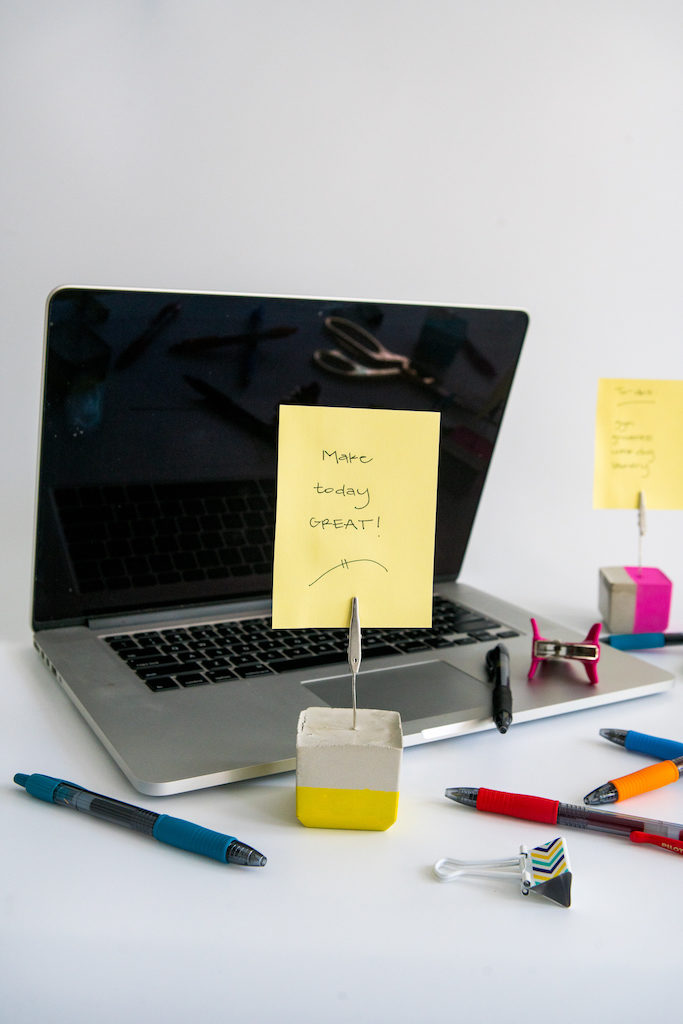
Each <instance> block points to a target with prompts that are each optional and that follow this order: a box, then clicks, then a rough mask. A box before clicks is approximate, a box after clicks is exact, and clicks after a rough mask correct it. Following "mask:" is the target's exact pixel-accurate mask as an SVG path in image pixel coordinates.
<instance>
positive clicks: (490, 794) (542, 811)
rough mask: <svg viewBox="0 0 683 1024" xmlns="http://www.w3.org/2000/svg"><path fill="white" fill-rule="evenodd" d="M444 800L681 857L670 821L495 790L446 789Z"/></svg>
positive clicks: (681, 837) (679, 837)
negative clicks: (600, 834)
mask: <svg viewBox="0 0 683 1024" xmlns="http://www.w3.org/2000/svg"><path fill="white" fill-rule="evenodd" d="M446 796H447V797H448V798H449V799H450V800H455V802H456V803H459V804H465V805H466V806H467V807H476V809H477V810H478V811H492V812H493V813H495V814H507V815H509V816H510V817H512V818H525V819H526V820H527V821H542V822H545V823H546V824H548V825H568V826H570V827H571V828H582V829H586V830H588V831H592V832H606V833H608V834H609V835H615V836H622V837H623V838H624V839H630V840H631V842H632V843H651V844H652V845H654V846H661V847H662V849H664V850H670V851H671V852H672V853H681V854H683V825H676V824H675V823H673V822H670V821H653V820H652V819H650V818H642V817H637V816H635V815H634V816H627V815H623V814H613V813H612V812H610V811H599V810H596V809H595V808H592V807H580V806H578V805H575V804H562V803H560V802H559V800H547V799H546V798H545V797H540V796H524V795H522V794H520V793H502V792H500V791H499V790H497V789H470V788H462V787H461V788H456V789H447V790H446Z"/></svg>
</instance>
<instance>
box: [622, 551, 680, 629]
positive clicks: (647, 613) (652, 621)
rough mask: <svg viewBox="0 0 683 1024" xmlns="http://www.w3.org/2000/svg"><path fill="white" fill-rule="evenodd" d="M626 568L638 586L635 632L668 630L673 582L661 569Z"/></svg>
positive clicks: (626, 566)
mask: <svg viewBox="0 0 683 1024" xmlns="http://www.w3.org/2000/svg"><path fill="white" fill-rule="evenodd" d="M624 568H625V570H626V572H627V573H628V574H629V576H630V577H631V579H632V580H633V582H634V583H635V585H636V607H635V612H634V621H633V632H634V633H656V632H660V631H661V630H664V629H666V627H667V626H668V625H669V612H670V610H671V580H670V579H669V578H668V576H665V575H664V573H663V572H662V571H661V569H644V568H640V567H638V566H635V565H625V566H624Z"/></svg>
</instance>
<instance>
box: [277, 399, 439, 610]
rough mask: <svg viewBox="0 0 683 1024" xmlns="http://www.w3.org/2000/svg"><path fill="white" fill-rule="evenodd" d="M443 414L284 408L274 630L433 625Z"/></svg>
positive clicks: (280, 460)
mask: <svg viewBox="0 0 683 1024" xmlns="http://www.w3.org/2000/svg"><path fill="white" fill-rule="evenodd" d="M439 428H440V416H439V414H438V413H432V412H414V411H405V410H393V409H345V408H328V407H315V406H282V407H281V409H280V422H279V438H278V480H277V515H276V526H275V556H274V566H273V626H274V627H275V628H276V629H278V628H297V627H311V626H313V627H315V626H319V627H344V628H347V627H348V625H349V616H350V602H351V599H352V598H353V597H357V598H358V602H359V608H360V621H361V625H362V626H363V627H371V626H396V627H399V626H415V627H417V626H430V625H431V616H432V588H433V573H434V533H435V521H436V489H437V477H438V453H439Z"/></svg>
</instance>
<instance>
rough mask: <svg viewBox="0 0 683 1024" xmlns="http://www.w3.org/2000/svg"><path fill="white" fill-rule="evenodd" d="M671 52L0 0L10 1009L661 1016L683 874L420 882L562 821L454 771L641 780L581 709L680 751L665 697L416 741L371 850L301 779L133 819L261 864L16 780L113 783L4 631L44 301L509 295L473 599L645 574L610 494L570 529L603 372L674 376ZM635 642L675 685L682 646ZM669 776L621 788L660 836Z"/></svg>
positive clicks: (32, 1015)
mask: <svg viewBox="0 0 683 1024" xmlns="http://www.w3.org/2000/svg"><path fill="white" fill-rule="evenodd" d="M682 50H683V6H682V5H681V4H680V2H679V0H574V2H573V3H563V2H556V0H511V2H505V0H498V2H496V0H478V2H475V0H450V2H447V0H396V2H389V0H345V2H343V3H342V2H337V0H329V2H325V0H318V2H317V3H316V2H313V0H279V2H277V0H251V2H239V3H238V2H235V0H223V2H219V0H193V2H192V3H184V2H180V0H169V2H163V0H138V2H132V0H99V2H96V3H91V2H85V0H74V2H63V0H23V2H21V3H18V2H11V0H1V2H0V81H1V83H2V91H1V97H0V99H1V102H2V110H1V113H0V130H1V133H0V139H1V141H2V152H3V157H2V161H1V163H0V182H1V183H2V192H1V200H2V201H1V203H0V238H1V239H2V247H1V252H2V270H1V273H0V317H1V320H0V322H1V324H2V330H1V331H0V346H1V360H2V361H1V364H0V365H1V366H2V373H1V374H0V389H1V401H0V416H1V417H2V420H1V429H2V435H1V436H2V437H3V439H4V443H3V445H2V454H1V456H0V458H1V459H2V475H3V479H4V486H3V488H2V510H1V511H2V526H3V531H2V532H3V539H2V563H1V564H2V571H3V577H4V579H3V588H2V599H1V600H2V604H1V607H0V611H1V618H0V635H1V636H2V640H3V645H2V649H1V650H2V666H3V667H2V677H1V684H2V695H1V697H0V700H1V701H2V708H3V710H2V712H1V713H0V732H1V733H2V743H0V748H1V750H2V752H0V758H1V759H2V770H1V777H0V800H1V801H2V808H3V810H2V818H3V822H5V823H7V824H8V825H9V824H10V823H11V827H10V828H9V832H8V833H7V834H8V835H9V836H10V839H6V840H5V841H4V842H3V845H1V846H0V857H2V858H3V860H4V864H3V866H2V877H3V882H2V886H3V893H2V903H1V905H0V913H2V917H3V919H4V920H5V921H6V922H8V923H9V928H8V929H7V930H6V931H5V928H4V927H3V931H5V939H4V940H3V941H7V940H8V939H9V941H8V942H7V950H6V951H5V953H3V955H2V958H1V962H2V965H3V966H2V968H0V970H1V971H2V972H3V974H4V976H5V977H4V981H3V984H2V989H3V993H4V994H3V999H2V1002H3V1003H4V1006H5V1012H6V1013H7V1014H8V1016H7V1019H8V1020H11V1021H13V1022H23V1021H35V1020H40V1019H42V1020H50V1021H56V1020H64V1021H69V1022H74V1021H76V1022H80V1021H81V1020H93V1019H96V1018H97V1019H99V1020H101V1021H103V1022H104V1021H109V1020H121V1019H124V1017H128V1019H131V1020H134V1019H142V1017H143V1011H144V1015H146V1016H147V1018H148V1019H151V1020H156V1019H159V1020H161V1019H164V1020H169V1021H175V1020H184V1019H187V1016H188V1015H189V1014H191V1013H193V1012H194V1011H196V1010H199V1011H200V1012H202V1011H204V1012H207V1013H208V1012H211V1014H212V1016H215V1015H216V1014H218V1013H220V1014H221V1015H225V1014H227V1013H228V1012H229V1013H237V1014H238V1015H239V1016H240V1017H241V1018H242V1019H243V1020H245V1021H248V1020H253V1021H262V1020H263V1021H272V1020H276V1019H280V1020H283V1021H290V1020H292V1021H294V1020H298V1021H300V1022H307V1021H309V1020H310V1021H313V1020H321V1021H336V1020H350V1019H354V1020H357V1021H365V1020H368V1021H374V1020H377V1021H379V1020H382V1021H383V1020H395V1021H403V1020H414V1019H423V1020H430V1021H431V1020H435V1021H436V1020H442V1019H443V1020H446V1019H448V1020H450V1019H453V1018H454V1017H458V1016H462V1017H463V1019H469V1020H479V1019H482V1020H483V1019H491V1017H492V1016H497V1017H498V1019H501V1020H509V1021H517V1020H520V1021H521V1020H524V1019H526V1018H527V1017H531V1018H532V1019H533V1018H534V1016H536V1017H538V1016H539V1015H540V1014H541V1013H544V1014H549V1015H552V1016H554V1017H555V1018H556V1019H559V1020H575V1019H578V1018H579V1017H583V1019H586V1020H598V1019H599V1017H601V1016H602V1014H603V1013H604V1010H599V1009H598V1006H600V1005H601V1001H602V1000H605V999H609V1002H608V1003H607V1004H605V1005H611V1006H612V1008H613V1011H614V1015H615V1018H616V1017H619V1018H620V1019H621V1020H631V1019H635V1018H636V1015H637V1012H638V1011H639V1010H641V1011H642V1010H643V1009H647V1010H648V1011H650V1012H654V1011H656V1010H659V1011H663V1010H667V1011H668V1012H671V1010H672V1006H673V1005H675V1004H674V1001H673V1000H674V993H675V992H676V991H677V986H676V984H675V983H676V977H677V975H676V971H677V969H678V968H677V963H678V956H677V954H676V950H675V949H674V944H675V943H676V944H679V940H680V927H679V922H680V919H681V913H680V911H681V900H680V892H681V874H680V872H681V865H680V863H679V862H678V861H677V860H676V858H675V857H673V856H669V855H665V854H663V853H662V852H661V851H655V850H642V849H638V848H636V847H630V846H629V845H627V844H621V845H620V844H619V843H618V841H615V840H608V839H601V838H600V837H597V838H596V837H594V836H585V835H582V834H578V835H576V836H569V837H568V838H569V840H570V848H571V849H573V848H574V846H576V848H577V853H578V856H577V855H574V856H573V861H574V867H575V872H576V878H575V892H576V897H575V905H574V906H573V907H572V909H571V910H569V911H560V910H559V909H557V908H554V907H551V906H550V905H547V906H546V905H544V904H542V903H540V902H538V903H535V904H534V905H533V907H532V906H531V902H532V901H530V900H527V901H522V900H521V897H519V896H518V894H517V892H516V890H515V887H514V885H512V883H502V884H501V885H500V886H490V885H487V884H486V883H484V884H482V883H477V882H475V883H473V884H472V883H466V882H461V883H458V888H457V889H455V888H454V887H453V886H450V887H449V886H440V885H438V884H437V883H436V882H432V880H431V878H430V877H429V866H430V864H431V863H432V862H433V861H434V860H435V859H437V857H439V856H443V855H447V854H448V855H453V856H465V857H468V856H472V857H476V856H492V857H496V856H507V855H512V854H514V853H515V852H516V850H517V848H518V846H519V843H520V842H521V841H525V842H530V843H531V844H532V845H533V844H534V843H535V842H540V841H542V840H546V839H548V838H551V836H549V835H548V834H546V831H545V829H544V828H543V827H541V826H539V827H534V826H532V825H530V824H528V823H517V824H515V823H514V822H509V821H505V820H503V821H501V820H496V821H495V822H491V820H490V819H489V818H488V817H487V816H485V815H481V816H477V821H476V822H473V818H472V815H474V814H475V812H472V815H468V812H466V811H464V810H462V809H460V808H455V807H451V806H449V807H446V808H445V810H444V808H443V806H442V804H443V803H445V801H443V798H442V795H441V794H442V791H443V788H444V787H445V786H446V785H457V784H465V785H467V784H472V785H487V784H488V785H493V786H496V787H497V788H506V786H507V788H509V789H515V788H516V789H518V790H521V791H522V792H538V793H539V795H546V796H553V797H557V798H559V799H563V800H566V801H568V802H577V801H579V800H580V797H581V796H582V795H583V793H584V792H587V791H588V790H589V789H591V788H593V786H594V785H597V784H598V783H599V782H602V781H605V780H606V779H607V778H610V777H614V775H615V774H621V773H625V772H626V771H629V770H633V769H635V768H636V767H640V766H641V765H642V763H643V762H642V760H641V759H637V758H636V759H635V760H634V755H626V754H625V753H623V752H621V753H618V752H615V750H614V749H612V748H609V749H605V747H608V745H606V744H603V743H602V741H599V742H596V740H595V737H596V736H597V730H598V728H600V727H601V726H604V725H612V726H625V727H629V726H630V727H632V728H636V729H641V730H643V731H650V732H654V733H657V734H659V735H663V736H671V737H672V738H675V737H678V738H683V704H682V703H681V697H680V695H679V694H678V689H679V688H678V687H677V689H676V691H675V692H674V693H672V694H670V695H666V696H663V697H655V698H647V699H646V700H641V701H635V702H631V703H629V704H628V705H621V706H619V707H618V708H617V709H613V710H612V711H607V712H604V711H603V712H597V711H591V712H586V713H583V714H579V715H572V716H566V717H565V718H561V719H554V720H552V721H550V722H545V723H536V724H534V725H527V726H521V727H520V728H519V729H517V730H515V729H514V728H513V729H512V731H511V732H510V733H509V734H508V736H507V737H506V738H505V739H502V738H501V737H499V736H498V735H493V734H483V735H480V736H476V737H469V738H466V739H463V740H454V741H447V742H445V743H442V744H436V745H434V746H429V747H424V748H420V749H413V750H409V751H407V752H406V755H405V758H404V773H403V782H402V797H401V801H402V802H401V811H400V815H399V822H398V823H397V825H396V826H394V828H393V829H392V830H390V831H389V832H388V833H385V834H382V835H374V836H373V835H371V834H352V833H348V834H347V833H317V832H315V831H313V830H311V831H306V832H304V831H303V830H302V829H301V827H300V826H298V825H297V824H296V822H295V821H294V820H293V777H292V776H284V777H280V778H278V779H271V780H265V781H261V782H259V783H252V784H240V785H239V786H236V787H234V788H233V787H228V788H227V789H226V790H222V791H209V792H206V793H204V794H193V795H188V796H185V797H179V798H173V799H172V800H171V801H170V802H166V803H164V802H163V801H156V802H155V801H152V802H150V801H148V802H147V805H148V806H152V805H154V806H156V805H157V804H162V805H163V809H164V810H167V811H168V812H169V813H176V814H180V815H184V816H185V817H188V818H191V819H193V820H197V821H201V822H202V823H205V824H207V825H210V826H211V827H214V828H220V829H223V830H228V831H229V830H230V827H231V824H230V823H231V821H232V827H233V828H234V829H235V830H237V829H241V832H239V833H238V834H240V835H241V836H242V837H243V838H244V839H245V840H246V841H248V842H253V844H254V845H256V846H258V845H259V844H260V845H262V846H263V847H264V850H265V852H266V853H268V854H269V858H270V859H269V865H268V867H267V868H266V869H264V875H265V872H267V875H265V877H264V875H261V876H259V877H254V876H253V875H252V876H249V877H248V878H245V876H244V874H243V873H242V874H240V873H239V872H237V874H235V872H232V873H231V872H230V871H229V870H228V869H225V871H227V874H228V876H229V877H227V876H226V873H225V871H224V872H223V874H220V871H221V869H220V868H219V867H218V866H216V865H211V864H210V863H208V862H207V863H206V864H204V863H199V864H198V863H197V860H198V859H197V858H194V859H193V858H190V857H189V855H188V856H187V857H185V856H184V855H181V854H179V853H176V852H175V851H166V850H163V849H158V848H156V847H155V844H150V843H147V844H146V845H145V843H144V841H142V840H140V841H139V842H138V841H137V837H131V836H129V835H127V834H125V833H120V832H118V831H117V830H115V829H110V830H108V831H106V829H105V826H96V825H95V824H93V823H91V822H88V821H80V820H78V821H76V822H74V821H73V817H74V816H67V815H66V814H64V817H67V818H68V821H66V822H65V823H64V824H63V826H62V825H61V822H62V818H61V817H60V823H59V824H57V822H56V819H55V816H54V814H52V816H51V812H50V810H49V809H48V808H41V807H40V806H39V805H36V804H35V803H34V802H33V801H31V800H29V798H27V797H26V796H25V795H22V794H20V793H19V792H18V791H16V788H15V787H13V786H12V785H11V777H12V775H13V773H14V772H15V771H28V772H31V771H41V770H42V771H47V772H49V773H54V774H62V775H64V776H65V777H67V778H69V777H71V778H74V779H75V780H76V781H80V782H82V783H83V784H84V785H89V786H90V787H91V788H96V789H97V788H99V789H101V790H102V791H104V792H109V793H111V795H115V796H119V797H120V798H122V799H127V800H133V801H135V795H134V794H133V793H132V791H131V790H130V789H129V787H127V784H126V783H125V782H124V780H123V779H122V778H121V776H120V775H119V774H118V772H117V770H116V769H115V768H114V766H113V765H112V764H111V763H110V762H109V761H108V759H107V758H106V755H104V754H103V752H102V751H101V749H100V747H99V745H98V744H97V741H96V740H95V739H94V738H93V737H92V736H91V735H90V733H89V731H88V730H87V729H86V727H85V726H84V725H83V723H82V722H81V721H80V719H79V718H78V716H77V714H76V712H75V711H73V709H72V708H71V707H70V706H69V705H68V702H67V701H66V699H65V698H64V697H63V695H62V694H61V693H60V692H59V691H58V690H57V688H56V687H54V686H53V685H52V683H51V680H50V679H49V677H48V675H47V673H45V672H44V670H43V669H42V667H41V666H40V665H39V664H38V663H37V659H36V658H35V656H34V655H32V653H31V651H30V649H29V646H30V634H29V595H30V564H31V533H32V518H33V497H34V470H35V456H36V447H37V430H38V412H39V400H40V378H41V360H42V328H43V312H44V303H45V299H46V296H47V294H48V292H49V291H50V290H51V289H52V288H53V287H54V286H56V285H60V284H66V283H72V284H101V285H114V286H116V285H118V286H131V287H136V286H139V287H160V288H164V287H166V288H181V289H201V290H225V291H248V292H267V293H278V294H282V293H293V294H305V295H328V296H330V295H332V296H343V297H366V298H385V299H414V300H423V301H436V302H445V303H454V304H455V303H462V304H473V305H499V306H507V305H510V306H514V307H521V308H524V309H526V310H527V311H528V312H529V314H530V317H531V327H530V331H529V334H528V339H527V343H526V346H525V351H524V353H523V357H522V360H521V364H520V368H519V373H518V376H517V379H516V383H515V387H514V391H513V395H512V398H511V401H510V404H509V406H508V411H507V413H506V418H505V421H504V427H503V432H502V436H501V440H500V443H499V447H498V449H497V452H496V455H495V457H494V462H493V465H492V469H491V473H490V477H489V481H488V483H487V487H486V490H485V495H484V499H483V502H482V506H481V510H480V513H479V516H478V519H477V523H476V527H475V532H474V536H473V539H472V542H471V544H470V548H469V551H468V554H467V558H466V563H465V567H464V571H463V579H464V580H465V581H466V582H469V583H473V584H475V585H478V586H481V587H483V588H484V589H493V590H495V591H497V592H498V593H499V594H500V595H501V596H503V597H507V598H509V599H510V600H513V601H515V602H517V603H520V604H522V605H525V606H526V607H529V608H531V609H536V610H538V611H539V612H542V613H544V614H547V615H549V616H551V617H555V618H561V619H563V620H564V621H566V622H567V623H568V624H569V625H571V626H573V627H575V628H578V629H583V628H587V627H588V626H589V625H590V624H591V623H592V622H593V621H594V620H595V619H596V618H597V617H598V613H597V573H598V567H599V566H600V565H619V564H630V563H633V562H634V561H635V559H636V557H637V543H636V539H637V534H636V520H635V513H634V512H631V511H610V512H607V511H595V510H593V509H592V471H593V430H594V411H595V397H596V385H597V380H598V378H599V377H601V376H605V377H652V378H658V377H662V378H682V377H683V345H682V343H681V325H682V324H683V289H682V288H681V237H682V236H683V200H682V185H681V182H683V134H682V132H681V125H682V124H683V62H682V61H681V52H682ZM681 524H682V520H681V512H680V511H666V512H664V511H659V512H651V514H650V515H649V517H648V525H649V532H648V535H647V537H646V542H645V561H646V564H650V565H655V566H658V567H659V568H661V569H663V570H664V571H665V572H667V573H668V574H669V575H670V576H671V578H672V579H673V580H674V607H673V613H672V619H671V628H672V629H673V628H678V629H681V628H683V601H682V599H681V593H682V591H683V556H682V554H681V543H680V535H681ZM652 657H653V658H656V657H659V659H660V662H661V663H662V664H665V665H666V666H667V667H670V668H671V670H672V671H675V672H677V673H678V674H679V677H680V673H681V668H682V658H681V654H680V649H669V650H668V651H667V652H665V653H663V654H660V655H659V656H654V655H653V656H652ZM456 766H457V768H458V770H457V771H456V770H455V769H456ZM456 775H457V778H456ZM3 780H4V781H3ZM681 792H683V791H680V790H679V791H677V790H676V787H669V788H668V789H667V790H662V791H659V792H658V793H657V794H649V795H648V796H646V797H641V798H636V799H637V801H640V803H639V804H638V806H639V807H640V808H641V809H642V811H643V813H645V814H648V815H649V816H650V817H663V818H668V819H669V820H678V821H680V820H683V804H682V803H681V800H682V799H683V798H682V796H681ZM633 805H634V807H635V806H636V801H633ZM226 806H227V807H228V811H226V812H225V814H224V807H226ZM158 809H161V807H159V808H158ZM55 813H58V812H57V811H55ZM456 816H457V817H456ZM480 818H481V819H483V821H482V822H481V823H480V821H479V819H480ZM455 821H457V822H458V823H459V824H460V823H465V822H466V823H467V829H465V827H464V824H463V825H462V827H461V830H458V831H455V826H454V824H453V823H454V822H455ZM475 825H476V826H477V827H476V828H475ZM102 829H105V831H106V837H105V834H104V833H103V832H102ZM539 829H540V831H539ZM107 840H108V843H107ZM615 844H616V845H615ZM266 847H268V848H267V849H266ZM190 861H191V862H190ZM577 861H578V862H579V864H580V865H581V866H579V864H577V863H576V862H577ZM124 880H125V884H124ZM510 885H512V889H510V888H509V886H510ZM579 894H580V895H579ZM653 919H654V920H653ZM645 933H647V937H646V935H645ZM653 936H657V937H658V940H659V941H658V944H657V949H656V951H655V950H653V949H652V937H653ZM667 950H668V951H667ZM10 954H11V955H10ZM136 1007H137V1010H136ZM674 1012H675V1011H674Z"/></svg>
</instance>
